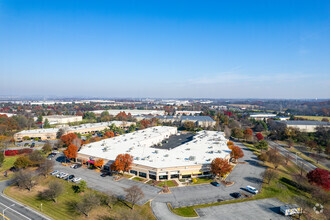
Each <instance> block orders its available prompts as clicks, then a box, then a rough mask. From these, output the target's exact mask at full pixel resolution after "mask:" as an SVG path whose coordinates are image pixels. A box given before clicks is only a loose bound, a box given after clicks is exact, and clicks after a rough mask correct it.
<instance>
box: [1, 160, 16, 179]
mask: <svg viewBox="0 0 330 220" xmlns="http://www.w3.org/2000/svg"><path fill="white" fill-rule="evenodd" d="M17 157H19V156H6V157H5V161H4V162H3V164H2V166H1V167H0V181H2V180H6V179H9V178H11V177H12V175H13V173H12V172H8V177H5V176H4V172H5V171H6V170H8V169H10V168H11V167H12V166H14V162H15V160H16V159H17Z"/></svg>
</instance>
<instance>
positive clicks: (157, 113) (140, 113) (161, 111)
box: [92, 109, 165, 116]
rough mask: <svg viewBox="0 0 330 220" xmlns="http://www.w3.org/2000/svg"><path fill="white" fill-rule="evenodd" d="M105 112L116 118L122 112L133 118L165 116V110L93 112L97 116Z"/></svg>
mask: <svg viewBox="0 0 330 220" xmlns="http://www.w3.org/2000/svg"><path fill="white" fill-rule="evenodd" d="M104 111H108V112H109V114H110V115H113V116H116V115H118V114H119V113H120V112H125V113H126V114H128V113H130V114H131V115H132V116H135V115H164V113H165V112H164V111H163V110H139V109H111V110H95V111H92V112H94V113H95V114H96V115H99V114H101V113H102V112H104Z"/></svg>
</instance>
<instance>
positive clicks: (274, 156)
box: [267, 149, 283, 170]
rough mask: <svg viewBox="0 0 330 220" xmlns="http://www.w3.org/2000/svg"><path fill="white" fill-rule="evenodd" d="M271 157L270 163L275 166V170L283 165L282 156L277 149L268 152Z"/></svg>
mask: <svg viewBox="0 0 330 220" xmlns="http://www.w3.org/2000/svg"><path fill="white" fill-rule="evenodd" d="M267 154H268V157H269V162H271V163H272V164H273V165H274V168H275V170H276V169H277V168H278V167H279V166H280V165H281V164H282V163H283V162H282V158H281V156H280V154H279V153H278V151H277V149H271V150H269V151H268V152H267Z"/></svg>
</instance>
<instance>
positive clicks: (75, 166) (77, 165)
mask: <svg viewBox="0 0 330 220" xmlns="http://www.w3.org/2000/svg"><path fill="white" fill-rule="evenodd" d="M79 167H81V165H80V164H75V165H74V166H73V169H78V168H79Z"/></svg>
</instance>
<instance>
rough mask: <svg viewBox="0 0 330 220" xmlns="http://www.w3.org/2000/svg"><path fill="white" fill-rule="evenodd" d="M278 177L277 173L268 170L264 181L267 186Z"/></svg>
mask: <svg viewBox="0 0 330 220" xmlns="http://www.w3.org/2000/svg"><path fill="white" fill-rule="evenodd" d="M276 177H277V173H276V172H275V171H274V170H271V169H267V170H266V171H265V174H264V180H265V181H266V182H267V184H269V183H270V181H272V179H274V178H276Z"/></svg>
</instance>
